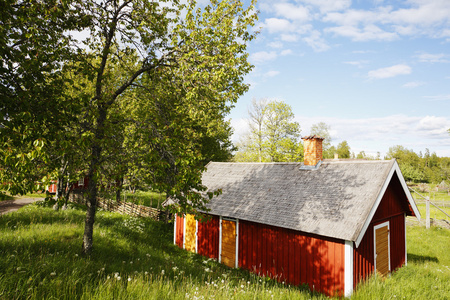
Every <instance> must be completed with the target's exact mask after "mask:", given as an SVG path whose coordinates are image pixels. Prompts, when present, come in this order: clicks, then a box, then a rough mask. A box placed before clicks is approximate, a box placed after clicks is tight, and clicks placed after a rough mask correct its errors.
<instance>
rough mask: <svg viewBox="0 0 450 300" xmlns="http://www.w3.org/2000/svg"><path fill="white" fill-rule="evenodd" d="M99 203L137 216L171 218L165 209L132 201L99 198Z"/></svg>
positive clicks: (101, 205)
mask: <svg viewBox="0 0 450 300" xmlns="http://www.w3.org/2000/svg"><path fill="white" fill-rule="evenodd" d="M97 205H98V207H100V208H103V209H104V210H107V211H114V212H118V213H122V214H127V215H130V216H135V217H146V218H152V219H154V220H158V221H167V220H168V219H169V214H168V213H167V212H165V211H162V210H159V209H156V208H153V207H148V206H144V205H137V204H134V203H130V202H122V201H112V200H98V202H97Z"/></svg>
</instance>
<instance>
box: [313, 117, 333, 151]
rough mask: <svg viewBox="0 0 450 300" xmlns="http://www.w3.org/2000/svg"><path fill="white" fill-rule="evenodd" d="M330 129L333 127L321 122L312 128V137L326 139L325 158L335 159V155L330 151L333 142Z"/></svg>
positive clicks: (323, 143) (324, 144) (323, 146)
mask: <svg viewBox="0 0 450 300" xmlns="http://www.w3.org/2000/svg"><path fill="white" fill-rule="evenodd" d="M330 129H331V127H330V126H329V125H327V124H326V123H325V122H319V123H317V124H313V125H312V126H311V132H310V135H318V136H320V137H323V138H324V139H323V141H322V153H323V158H334V153H331V151H329V150H330V147H331V141H332V139H331V135H330Z"/></svg>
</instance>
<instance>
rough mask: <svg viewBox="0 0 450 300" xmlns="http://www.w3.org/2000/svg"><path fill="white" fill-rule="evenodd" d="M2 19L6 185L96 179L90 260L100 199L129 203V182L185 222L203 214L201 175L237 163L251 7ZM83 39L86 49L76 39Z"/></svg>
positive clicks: (40, 10)
mask: <svg viewBox="0 0 450 300" xmlns="http://www.w3.org/2000/svg"><path fill="white" fill-rule="evenodd" d="M2 9H3V10H4V11H5V13H4V14H2V18H3V19H2V24H6V25H7V26H2V27H1V33H0V43H1V45H2V52H1V55H2V59H3V58H5V63H4V64H3V65H2V68H4V69H2V71H4V72H0V73H1V76H2V77H1V78H0V79H1V87H0V88H1V90H0V93H1V97H0V99H2V103H1V111H2V116H1V122H2V123H1V124H0V125H1V126H0V142H2V145H3V147H2V149H1V152H0V164H1V168H0V180H1V181H2V182H4V183H5V184H6V185H5V187H6V188H7V189H8V190H9V191H10V192H11V193H13V194H16V193H24V192H28V191H31V190H36V189H37V188H38V186H37V183H39V182H43V183H48V182H49V181H50V180H51V179H55V178H58V179H59V182H70V181H72V180H75V179H76V178H77V177H79V176H80V175H86V176H87V177H88V178H89V190H88V193H87V195H88V203H89V205H88V213H87V214H86V231H85V236H84V243H83V246H84V247H85V251H86V252H89V251H90V248H91V247H92V232H93V223H94V220H95V207H96V199H97V196H98V193H99V190H100V189H101V188H103V187H105V188H106V187H109V186H113V185H114V186H117V189H118V190H119V191H120V188H121V185H122V183H121V182H124V178H125V179H127V177H128V178H130V180H129V181H130V184H131V185H135V186H136V185H144V184H145V185H147V186H149V185H151V186H152V187H153V188H154V189H156V190H158V191H160V192H165V193H166V194H167V195H169V196H171V197H173V198H176V199H177V200H178V204H179V205H178V206H177V207H175V208H174V209H176V210H177V211H194V212H195V211H196V210H197V209H198V208H204V204H205V202H206V201H208V197H206V198H203V197H202V195H201V193H200V192H201V191H203V190H204V189H205V187H203V186H202V185H201V182H200V178H201V172H202V171H203V169H204V165H205V163H207V162H208V161H209V160H211V159H215V158H218V159H220V160H225V159H228V158H229V157H230V155H231V151H232V150H233V147H232V145H231V141H230V135H231V127H230V125H229V123H227V122H225V117H226V115H227V114H228V113H229V111H230V109H231V107H232V106H233V104H234V103H235V102H236V101H237V99H238V98H239V97H240V96H241V95H242V94H243V93H244V92H246V91H247V89H248V85H247V84H245V83H244V82H243V77H244V75H245V74H247V73H248V72H250V70H251V69H252V66H251V65H250V63H249V62H248V61H247V58H248V54H247V53H246V47H247V43H248V42H249V41H250V40H252V39H253V38H254V37H255V34H254V33H251V32H250V29H251V27H252V26H253V25H254V24H255V21H256V11H255V10H254V3H253V2H252V3H251V4H250V6H249V7H248V8H244V7H243V3H242V2H240V1H237V0H231V1H220V2H218V1H211V3H210V4H209V5H207V6H204V7H203V8H198V7H197V4H196V2H195V1H188V3H187V4H184V3H179V2H178V1H157V2H155V1H150V0H144V1H142V0H139V1H138V0H129V1H104V2H98V1H78V0H73V1H63V2H60V1H48V2H45V3H41V2H36V3H35V2H32V3H31V4H30V3H28V2H17V3H16V2H15V1H6V5H5V6H3V5H2ZM83 29H87V31H86V32H89V36H87V37H86V38H84V39H82V40H81V41H76V40H73V39H72V38H71V37H70V36H71V32H73V31H77V30H78V31H81V30H83ZM31 37H33V38H31ZM3 46H4V47H3ZM34 56H36V57H37V59H36V60H34ZM5 68H6V69H5ZM14 80H15V81H14ZM3 99H13V101H6V102H5V101H4V100H3ZM61 190H63V188H61Z"/></svg>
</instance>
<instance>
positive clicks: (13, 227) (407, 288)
mask: <svg viewBox="0 0 450 300" xmlns="http://www.w3.org/2000/svg"><path fill="white" fill-rule="evenodd" d="M84 217H85V212H84V211H83V210H80V209H70V210H66V211H53V210H52V209H51V208H44V207H38V206H36V205H29V206H26V207H24V208H22V209H20V210H19V211H18V212H15V213H10V214H6V215H3V216H1V217H0V257H1V259H0V299H325V298H326V297H324V296H322V295H320V294H314V293H311V292H310V291H308V290H307V289H305V288H304V287H293V286H287V285H283V284H282V283H278V282H275V281H273V280H270V279H268V278H260V277H257V276H255V275H252V274H250V273H248V272H246V271H243V270H237V269H229V268H227V267H225V266H222V265H220V264H218V263H217V262H215V261H213V260H208V259H205V258H203V257H200V256H198V255H195V254H192V253H189V252H186V251H183V250H180V249H178V248H177V247H176V246H174V245H172V243H173V228H172V225H171V224H163V223H159V222H155V221H152V220H148V219H142V218H132V217H128V216H123V215H119V214H115V213H109V212H102V211H99V212H98V213H97V219H96V223H95V232H94V246H95V248H94V252H93V254H92V256H91V257H83V256H81V255H80V250H81V236H82V234H83V222H84ZM408 245H409V246H408V266H407V267H404V268H402V269H400V270H399V271H397V272H395V273H393V274H392V276H390V277H389V278H387V279H386V280H384V281H381V280H380V279H377V278H371V279H369V280H368V281H367V282H366V283H364V284H362V285H360V286H359V287H358V288H357V290H356V292H355V293H354V295H353V296H352V299H395V298H397V299H449V297H450V285H449V284H448V283H449V282H450V251H449V245H450V230H445V229H439V228H436V227H434V228H432V229H431V230H429V231H427V230H425V229H424V228H423V227H408Z"/></svg>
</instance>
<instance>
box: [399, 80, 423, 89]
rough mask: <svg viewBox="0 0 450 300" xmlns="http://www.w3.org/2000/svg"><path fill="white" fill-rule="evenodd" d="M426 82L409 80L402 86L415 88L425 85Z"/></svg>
mask: <svg viewBox="0 0 450 300" xmlns="http://www.w3.org/2000/svg"><path fill="white" fill-rule="evenodd" d="M425 84H426V83H425V82H423V81H410V82H407V83H405V84H404V85H403V87H404V88H416V87H419V86H422V85H425Z"/></svg>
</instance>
